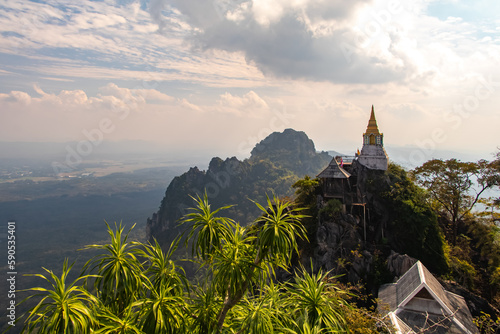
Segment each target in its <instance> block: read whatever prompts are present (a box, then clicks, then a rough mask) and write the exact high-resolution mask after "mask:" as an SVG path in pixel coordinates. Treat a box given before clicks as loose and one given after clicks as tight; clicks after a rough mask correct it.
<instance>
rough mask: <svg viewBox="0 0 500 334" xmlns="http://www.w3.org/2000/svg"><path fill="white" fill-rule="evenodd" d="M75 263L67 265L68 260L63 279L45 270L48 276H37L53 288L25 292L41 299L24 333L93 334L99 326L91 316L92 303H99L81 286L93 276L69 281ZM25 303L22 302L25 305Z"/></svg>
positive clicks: (24, 328)
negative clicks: (31, 292) (79, 284)
mask: <svg viewBox="0 0 500 334" xmlns="http://www.w3.org/2000/svg"><path fill="white" fill-rule="evenodd" d="M72 267H73V264H71V265H70V266H68V260H67V259H66V260H65V261H64V264H63V269H62V273H61V276H60V277H58V276H57V275H56V274H54V272H52V271H51V270H48V269H46V268H43V269H44V270H45V271H46V272H47V273H48V276H45V275H42V274H34V275H29V276H36V277H40V278H42V279H44V280H45V281H47V282H48V283H49V284H50V286H51V288H48V289H47V288H43V287H35V288H30V289H27V290H26V291H33V292H37V293H35V294H33V295H30V296H29V297H27V298H26V299H25V300H24V301H26V300H28V299H30V298H32V297H42V299H41V300H40V301H39V302H38V304H37V305H35V306H34V307H33V308H32V309H31V310H30V311H29V312H28V313H27V315H28V316H27V318H26V320H25V323H24V327H23V329H22V332H23V333H33V332H36V333H64V334H66V333H68V334H69V333H82V334H85V333H90V332H91V330H92V328H93V327H94V326H95V325H96V319H95V318H94V315H93V313H92V310H91V309H92V304H94V303H96V302H97V300H96V298H95V297H94V296H92V295H91V294H90V293H88V292H87V290H85V289H84V288H82V287H81V286H78V283H79V282H80V281H82V280H84V279H87V278H89V277H91V276H90V275H87V276H81V277H78V278H77V279H76V280H74V281H73V282H67V278H68V274H69V272H70V270H71V268H72ZM24 301H23V302H24Z"/></svg>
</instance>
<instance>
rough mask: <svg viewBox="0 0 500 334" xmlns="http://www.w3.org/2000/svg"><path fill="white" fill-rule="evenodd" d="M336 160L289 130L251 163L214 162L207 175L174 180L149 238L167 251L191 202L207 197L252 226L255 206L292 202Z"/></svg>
mask: <svg viewBox="0 0 500 334" xmlns="http://www.w3.org/2000/svg"><path fill="white" fill-rule="evenodd" d="M330 160H331V157H330V156H329V155H328V154H327V153H326V152H321V153H318V152H316V149H315V147H314V143H313V142H312V140H310V139H309V138H308V137H307V135H306V134H305V133H304V132H299V131H295V130H292V129H287V130H285V131H284V132H282V133H278V132H275V133H272V134H271V135H269V136H268V137H267V138H266V139H264V140H262V141H261V142H260V143H258V144H257V145H256V146H255V148H254V149H253V150H252V155H251V157H250V158H249V159H246V160H244V161H239V160H238V159H236V158H235V157H233V158H227V159H226V160H222V159H220V158H213V159H212V161H210V164H209V167H208V170H207V171H200V170H199V169H198V168H197V167H193V168H191V169H190V170H189V171H188V172H186V173H184V174H182V175H181V176H178V177H176V178H174V180H172V182H171V183H170V185H169V186H168V188H167V190H166V192H165V197H164V198H163V199H162V201H161V205H160V208H159V211H158V212H157V213H155V214H154V215H153V216H152V218H151V219H148V222H147V235H148V237H149V239H150V240H151V239H152V238H153V237H154V238H156V239H157V240H158V241H159V242H160V243H161V244H162V245H167V244H169V243H170V241H172V240H173V238H175V237H176V236H177V234H178V233H179V231H180V230H179V229H178V228H177V225H178V220H179V219H180V218H181V217H182V216H183V215H184V214H186V212H187V211H186V209H187V208H188V207H191V206H192V204H193V199H192V198H191V196H195V195H201V194H203V193H204V192H205V191H206V192H207V195H208V198H209V199H210V203H211V204H212V205H213V206H214V207H220V206H225V205H235V206H234V207H232V208H230V209H229V210H227V213H226V214H227V215H228V217H231V218H233V219H236V220H238V221H240V222H246V223H250V222H252V221H253V220H254V219H255V218H257V215H258V214H259V210H258V209H257V208H256V206H255V205H254V204H253V203H252V201H251V200H253V201H257V202H263V201H264V200H265V198H266V194H267V195H269V196H272V194H273V193H274V194H276V195H278V196H292V195H293V189H292V184H294V183H295V182H296V181H297V180H299V179H300V178H302V177H304V176H305V175H316V174H317V173H319V172H320V171H321V170H322V169H323V168H324V167H325V166H326V165H327V164H328V163H329V162H330Z"/></svg>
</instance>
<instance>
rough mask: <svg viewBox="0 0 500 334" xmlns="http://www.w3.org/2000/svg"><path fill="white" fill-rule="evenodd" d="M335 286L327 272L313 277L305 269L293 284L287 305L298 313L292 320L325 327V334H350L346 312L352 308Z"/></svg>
mask: <svg viewBox="0 0 500 334" xmlns="http://www.w3.org/2000/svg"><path fill="white" fill-rule="evenodd" d="M336 290H337V289H336V286H335V285H334V284H333V283H331V281H329V279H328V273H322V271H321V270H320V271H319V272H318V273H317V274H310V273H308V272H307V271H306V270H304V269H303V270H302V272H301V274H300V275H296V276H295V282H293V283H290V289H289V297H288V299H287V302H288V303H287V306H288V307H289V308H290V309H292V310H295V311H294V313H293V318H294V319H296V321H297V322H298V324H299V328H300V327H303V326H300V325H301V324H307V325H308V327H319V328H322V329H323V328H324V329H325V330H326V332H330V333H331V332H334V333H341V332H346V331H347V322H346V319H345V315H344V309H345V308H348V307H349V305H347V303H346V302H345V300H344V299H343V298H341V296H340V293H339V291H338V290H337V291H336Z"/></svg>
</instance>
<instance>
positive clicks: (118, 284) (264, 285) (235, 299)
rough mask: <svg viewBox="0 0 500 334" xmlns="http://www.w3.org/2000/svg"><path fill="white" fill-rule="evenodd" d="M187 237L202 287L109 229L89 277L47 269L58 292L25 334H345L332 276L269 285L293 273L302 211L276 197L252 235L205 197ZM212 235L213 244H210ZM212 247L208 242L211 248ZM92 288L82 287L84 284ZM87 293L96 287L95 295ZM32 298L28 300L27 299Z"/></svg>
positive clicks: (34, 314)
mask: <svg viewBox="0 0 500 334" xmlns="http://www.w3.org/2000/svg"><path fill="white" fill-rule="evenodd" d="M196 204H197V206H196V207H195V208H194V209H193V210H192V212H191V213H192V214H190V215H186V217H185V223H186V224H190V229H191V230H190V231H189V232H192V233H189V232H188V236H189V239H191V240H192V242H193V243H194V245H195V246H194V248H193V254H194V255H195V256H196V258H197V260H198V261H200V263H201V264H202V265H203V266H205V268H206V270H205V271H204V273H205V275H206V279H205V280H203V281H202V283H201V284H199V285H193V283H190V282H188V281H187V280H186V277H185V275H184V271H183V270H182V268H180V267H178V266H177V265H176V264H175V263H174V262H173V261H172V259H171V256H172V254H173V252H174V251H175V249H176V248H177V246H178V244H179V243H178V240H176V241H175V242H174V243H173V244H172V245H171V247H170V248H169V250H168V252H167V253H164V252H163V251H162V249H161V248H160V246H159V244H158V243H156V242H155V243H154V244H147V245H146V244H142V243H138V242H131V241H128V235H129V233H130V230H129V231H128V233H124V232H123V231H124V228H123V227H122V226H121V224H120V225H116V224H115V229H114V230H112V229H111V227H110V226H109V225H107V227H108V233H109V236H110V239H111V241H110V243H108V244H105V245H90V246H88V247H87V249H97V250H100V251H102V252H103V253H102V254H100V255H98V256H96V257H94V258H93V259H91V260H89V261H88V262H87V264H86V266H85V269H86V272H87V271H88V272H90V273H92V274H88V275H85V276H80V277H79V278H78V279H77V280H75V281H74V282H72V283H71V284H69V285H67V284H66V277H67V274H68V272H69V271H70V269H71V267H69V268H68V266H67V263H66V262H65V263H64V266H63V274H62V276H61V277H60V278H59V277H57V276H56V275H54V274H53V273H52V272H51V271H49V270H46V271H47V272H48V273H49V274H50V279H49V278H47V277H45V276H43V275H35V276H37V277H41V278H43V279H44V280H46V281H50V282H53V283H52V289H45V288H32V289H30V291H33V292H41V294H37V295H34V296H39V295H40V296H41V298H42V299H41V300H40V301H39V303H38V304H37V305H36V307H35V308H33V309H32V310H31V312H30V313H28V317H27V319H26V323H25V326H24V329H23V332H25V333H32V332H37V333H117V334H118V333H133V334H139V333H206V334H209V333H210V334H211V333H286V332H290V333H291V332H295V333H339V332H347V322H346V319H345V311H346V310H347V309H349V307H350V306H349V305H348V304H347V303H346V302H345V300H344V299H343V297H344V295H345V292H344V291H343V290H342V289H339V288H338V287H337V286H336V285H335V284H334V283H333V281H332V280H331V279H329V278H328V277H327V274H326V273H322V272H319V273H317V274H310V273H307V272H306V271H305V270H302V271H301V272H300V273H296V277H295V279H294V282H293V283H279V284H274V283H272V282H273V280H274V278H275V277H274V270H275V268H276V267H282V268H287V267H288V266H289V264H290V261H291V254H293V253H294V252H297V239H300V238H305V230H304V229H303V227H302V225H301V223H300V219H301V218H303V215H301V214H300V211H301V210H300V209H298V208H296V207H294V206H293V203H291V202H289V201H286V200H282V199H278V198H276V197H274V198H273V199H272V200H271V199H270V198H268V200H267V207H264V206H261V205H258V207H259V209H260V210H261V211H262V216H261V217H260V218H259V219H257V220H256V222H255V223H254V224H253V225H252V227H251V228H245V227H242V226H240V225H239V224H237V223H233V222H231V221H230V220H228V219H226V218H220V219H219V218H217V217H216V213H218V212H219V211H220V210H214V211H212V210H211V209H210V205H209V204H208V201H207V198H206V196H205V197H204V198H203V199H200V198H198V199H197V200H196ZM207 236H208V237H207ZM207 240H210V241H211V242H206V241H207ZM85 281H87V282H92V281H93V284H82V285H77V284H79V283H83V282H85ZM86 287H90V288H92V289H93V290H92V293H91V292H89V291H88V290H87V288H86ZM29 298H31V297H29Z"/></svg>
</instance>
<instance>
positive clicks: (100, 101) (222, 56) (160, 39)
mask: <svg viewBox="0 0 500 334" xmlns="http://www.w3.org/2000/svg"><path fill="white" fill-rule="evenodd" d="M498 13H500V2H498V1H496V0H474V1H472V0H471V1H458V0H444V1H432V0H414V1H402V0H400V1H398V0H390V1H385V0H384V1H383V0H351V1H343V0H274V1H270V0H150V1H144V0H143V1H133V0H117V1H112V0H104V1H74V0H72V1H70V0H36V1H26V0H21V1H9V0H0V141H6V142H13V141H23V142H75V144H74V145H75V146H74V147H73V148H72V149H73V151H74V152H77V153H79V154H80V155H82V156H87V155H89V154H90V153H91V152H92V149H93V147H96V146H98V145H100V144H101V143H102V142H103V141H123V140H141V141H147V142H152V143H156V144H158V145H161V146H162V147H164V148H165V149H167V150H168V149H172V150H173V149H182V150H186V151H205V152H210V153H208V154H207V155H209V156H214V155H221V156H238V157H245V156H248V154H249V152H250V150H251V149H252V147H253V146H254V145H255V144H256V143H257V142H258V141H260V140H262V139H263V138H264V137H266V136H267V135H268V134H270V133H271V132H274V131H283V130H284V129H286V128H293V129H295V130H298V131H304V132H305V133H306V134H307V135H308V136H309V137H310V138H311V139H312V140H313V141H314V143H315V145H316V148H317V149H318V150H337V151H341V152H344V153H354V152H355V150H356V149H357V148H361V145H362V134H363V132H364V131H365V129H366V126H367V124H368V119H369V116H370V110H371V106H372V105H374V108H375V114H376V117H377V121H378V125H379V129H380V131H381V132H383V133H384V142H385V145H386V146H387V147H389V146H391V147H395V148H411V150H410V151H408V152H410V153H409V155H408V156H407V159H408V160H412V162H413V163H414V164H418V163H419V162H422V163H423V162H424V161H425V160H426V159H427V158H431V157H433V155H434V154H436V153H435V152H437V151H439V150H451V151H455V152H469V153H470V152H475V153H477V154H480V155H481V156H483V157H484V158H485V159H491V158H492V153H494V152H497V151H498V147H499V146H500V136H499V131H498V128H499V125H500V112H499V111H500V110H499V107H498V106H499V105H500V66H499V65H500V17H499V16H498ZM212 152H213V153H212Z"/></svg>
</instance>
